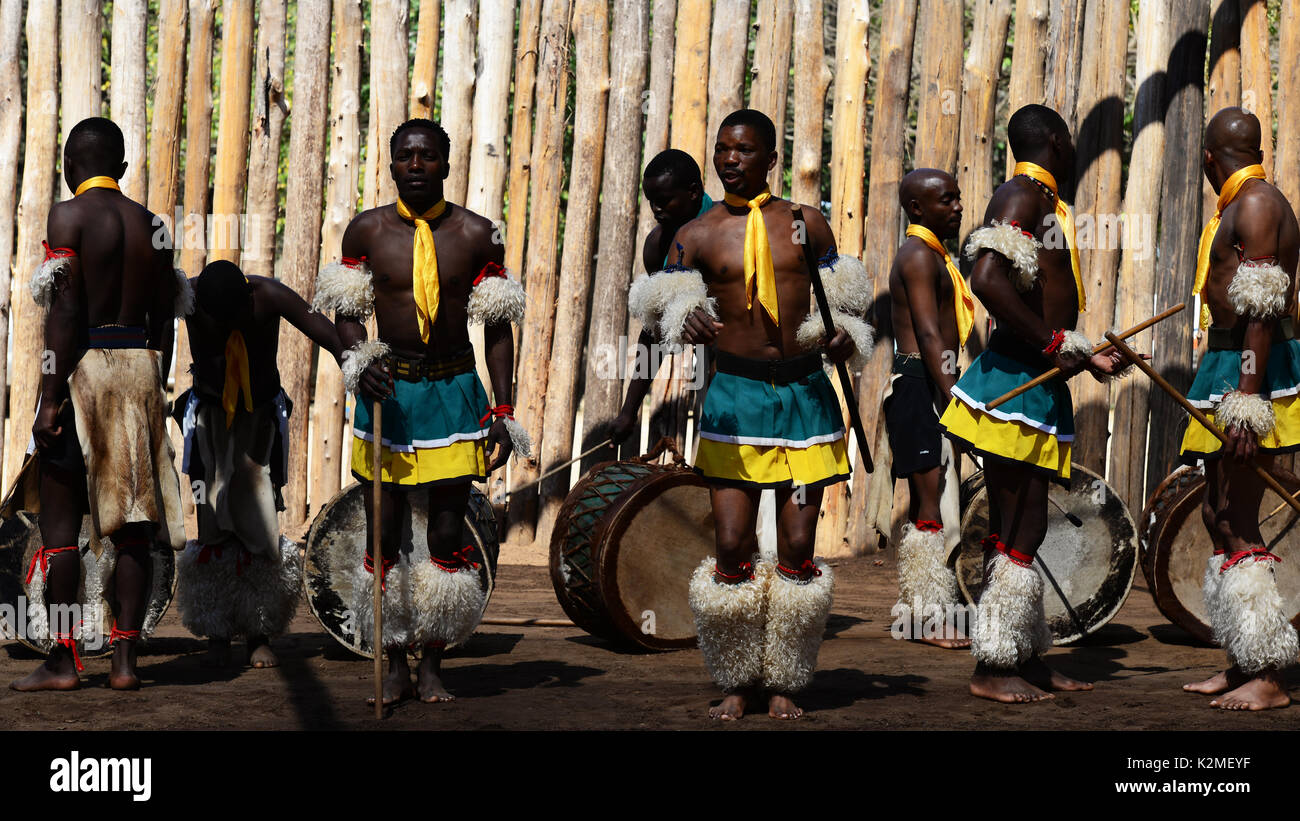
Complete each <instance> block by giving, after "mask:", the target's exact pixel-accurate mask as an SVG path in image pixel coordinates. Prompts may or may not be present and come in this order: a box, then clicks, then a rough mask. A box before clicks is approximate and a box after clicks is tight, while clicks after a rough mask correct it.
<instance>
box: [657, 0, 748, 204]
mask: <svg viewBox="0 0 1300 821" xmlns="http://www.w3.org/2000/svg"><path fill="white" fill-rule="evenodd" d="M749 7H750V0H716V2H715V3H714V8H713V11H714V18H715V19H717V20H721V21H726V25H719V26H714V27H713V32H712V35H713V36H712V39H711V41H710V43H709V108H708V111H709V120H708V127H707V129H706V130H705V132H704V140H705V143H704V144H705V148H706V152H705V153H706V158H708V155H709V154H710V153H711V152H709V151H708V150H707V149H708V147H709V146H712V145H713V141H714V140H715V139H717V136H718V126H719V125H721V123H722V119H723V118H724V117H726V116H727V115H728V114H730V113H731V112H733V111H735V110H736V109H739V108H744V107H745V88H744V83H745V48H746V46H747V45H748V42H749V26H748V25H743V26H742V25H740V24H739V21H741V20H744V21H745V22H746V24H748V22H749ZM673 113H674V114H676V111H674V112H673ZM701 165H703V164H701ZM704 190H705V191H707V192H708V193H709V196H711V197H713V199H715V200H720V199H722V181H721V180H719V179H718V177H717V175H716V174H705V175H704Z"/></svg>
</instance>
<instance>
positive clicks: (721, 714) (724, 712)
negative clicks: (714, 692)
mask: <svg viewBox="0 0 1300 821" xmlns="http://www.w3.org/2000/svg"><path fill="white" fill-rule="evenodd" d="M747 701H748V698H747V697H746V695H745V694H744V693H743V692H740V691H737V692H735V693H728V694H727V695H726V697H724V698H723V699H722V703H721V704H719V705H718V706H717V707H711V708H709V718H717V719H721V720H722V721H738V720H740V719H742V718H744V717H745V705H746V702H747Z"/></svg>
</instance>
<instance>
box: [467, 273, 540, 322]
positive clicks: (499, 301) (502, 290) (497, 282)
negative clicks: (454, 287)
mask: <svg viewBox="0 0 1300 821" xmlns="http://www.w3.org/2000/svg"><path fill="white" fill-rule="evenodd" d="M525 302H526V297H525V294H524V286H522V285H520V284H519V280H517V279H515V278H514V277H512V276H510V274H509V273H508V272H506V271H505V269H504V268H503V269H502V273H501V275H500V276H485V277H483V278H482V279H481V280H479V283H478V284H477V285H475V286H474V290H473V291H470V294H469V306H468V308H467V312H468V313H469V321H470V322H472V323H474V324H476V325H490V324H492V323H494V322H513V323H514V324H516V325H518V324H520V323H521V322H523V321H524V304H525Z"/></svg>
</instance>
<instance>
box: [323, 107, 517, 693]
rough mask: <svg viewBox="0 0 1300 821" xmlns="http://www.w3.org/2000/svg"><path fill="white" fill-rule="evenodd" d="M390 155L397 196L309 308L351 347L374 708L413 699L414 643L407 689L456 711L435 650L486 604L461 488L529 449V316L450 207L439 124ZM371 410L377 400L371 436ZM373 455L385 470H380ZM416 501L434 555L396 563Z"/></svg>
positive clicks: (511, 283)
mask: <svg viewBox="0 0 1300 821" xmlns="http://www.w3.org/2000/svg"><path fill="white" fill-rule="evenodd" d="M390 151H391V155H392V163H391V165H390V169H389V170H390V172H391V174H392V176H393V180H394V182H396V183H397V190H398V200H397V202H396V203H395V204H393V205H384V206H380V207H378V208H372V209H371V210H369V211H365V212H363V213H361V214H359V215H357V217H356V218H355V219H353V220H352V222H351V223H350V224H349V225H348V228H347V231H346V232H345V233H344V235H343V259H342V261H341V262H339V263H336V264H332V265H329V266H327V267H326V268H325V269H324V270H323V271H322V272H321V275H320V280H319V283H318V286H317V292H316V308H317V310H333V311H335V312H336V316H337V319H336V321H337V324H338V331H339V339H340V342H341V344H342V346H343V347H344V348H345V349H347V350H345V352H344V353H343V377H344V382H345V384H346V385H347V387H348V390H349V391H350V392H352V393H353V394H355V395H356V396H357V403H356V413H355V417H354V419H353V437H354V438H353V440H352V474H353V476H355V477H356V478H357V479H358V480H359V481H361V482H362V483H363V484H366V485H367V486H368V488H367V492H366V494H365V500H366V526H367V539H366V544H367V551H366V554H365V556H364V561H363V563H362V567H360V568H358V573H357V578H356V579H355V581H354V584H353V589H354V592H355V595H354V597H353V598H354V601H353V613H354V615H355V618H356V623H357V626H358V628H359V629H360V632H361V635H362V636H363V637H365V636H369V635H370V634H371V633H373V619H374V609H373V605H372V598H371V588H372V582H373V578H372V576H371V575H370V574H373V573H374V572H375V571H374V564H375V562H374V558H373V556H372V555H371V553H370V548H369V545H370V544H372V543H373V538H372V536H373V532H374V528H376V527H379V528H380V536H381V540H382V545H383V547H382V549H383V556H382V557H381V559H380V562H379V565H380V567H379V572H380V574H381V579H382V581H383V588H384V592H383V631H384V632H383V636H382V637H380V638H379V639H377V640H374V641H373V644H374V646H375V647H376V650H375V652H376V653H378V652H380V651H379V648H380V647H383V648H384V649H385V650H386V651H387V654H388V661H389V672H388V676H387V678H386V680H385V681H384V687H383V701H384V703H385V704H388V703H392V702H394V701H397V700H399V699H402V698H406V697H408V696H410V695H412V694H413V691H412V688H411V678H410V675H411V674H410V668H409V667H408V666H407V660H406V652H407V648H408V646H414V647H422V648H423V658H422V659H421V662H420V668H419V675H418V683H417V685H416V687H415V689H414V694H415V695H418V696H419V698H420V700H422V701H426V702H436V701H450V700H452V698H453V697H452V695H451V694H450V693H449V692H448V691H447V690H446V688H445V687H444V686H443V684H442V681H441V675H442V672H441V663H442V656H443V651H444V649H445V648H446V647H447V646H448V645H451V644H458V643H461V642H463V641H465V640H466V639H467V638H469V636H470V634H471V633H473V631H474V628H475V627H476V626H477V625H478V621H479V618H480V617H481V615H482V611H483V606H484V599H483V590H482V588H481V587H480V583H479V574H478V566H479V563H478V562H477V561H475V559H474V556H473V555H472V553H471V548H470V547H467V546H466V545H465V544H464V543H463V542H462V541H461V535H462V531H463V528H464V519H465V511H466V508H467V506H468V504H469V494H470V483H471V482H473V481H484V480H485V479H486V477H487V474H488V473H489V472H491V471H493V470H495V469H497V468H499V467H501V466H502V465H503V464H505V462H506V459H508V458H509V456H510V453H511V451H512V450H517V451H519V452H521V453H525V454H526V453H527V451H528V444H527V436H526V434H524V433H523V428H522V427H521V426H520V425H518V423H516V422H515V421H514V409H513V407H512V406H511V405H510V401H509V400H510V395H511V377H512V374H513V370H514V342H513V338H512V337H513V335H512V333H511V328H510V323H511V322H512V321H513V322H518V321H520V320H521V319H522V318H523V308H524V293H523V288H522V287H521V286H520V285H519V283H518V282H516V281H515V280H514V279H513V278H510V277H509V276H507V274H506V271H505V269H504V268H503V267H502V260H503V259H504V247H503V246H502V244H501V242H500V241H499V239H497V238H496V235H495V229H494V227H493V225H492V223H491V222H490V221H489V220H487V219H486V218H484V217H481V216H479V215H478V214H474V213H472V212H470V211H467V210H465V208H463V207H461V206H459V205H452V204H450V203H448V202H447V201H446V200H444V199H443V195H442V189H443V181H444V180H445V179H446V178H447V172H448V165H447V155H448V152H449V151H450V143H449V140H448V138H447V134H446V132H445V131H443V129H442V127H441V126H439V125H438V124H437V123H434V122H431V121H429V120H423V119H415V120H408V121H407V122H405V123H403V124H402V125H400V126H398V127H397V130H396V131H394V132H393V136H392V139H391V140H390ZM372 312H373V313H374V315H375V319H376V322H377V323H378V337H379V338H378V339H376V340H373V341H367V340H366V328H365V325H364V321H365V319H366V318H367V317H368V316H369V315H370V314H371V313H372ZM467 320H468V321H472V322H481V323H484V325H485V331H484V334H485V345H486V347H487V364H488V372H489V374H490V376H491V380H492V389H493V394H494V395H495V397H496V399H497V402H498V403H499V404H497V405H495V406H494V405H492V404H491V403H490V402H489V401H488V398H487V394H486V393H485V392H484V390H483V386H482V384H481V383H480V382H479V379H478V375H477V374H476V372H475V369H474V351H473V348H472V347H471V346H470V340H469V332H468V328H467ZM374 401H379V402H380V403H381V414H382V418H381V426H382V427H381V430H382V433H381V436H382V441H380V442H376V441H374V438H375V437H374V435H373V430H374V420H373V418H372V410H371V402H374ZM485 444H486V447H485ZM375 448H379V449H380V457H381V462H382V474H383V475H382V476H375V475H374V468H373V467H372V464H373V461H374V449H375ZM493 451H495V453H494V454H492V452H493ZM489 455H492V460H491V462H490V463H489V462H488V461H487V458H488V456H489ZM374 481H380V482H381V483H382V491H383V492H382V499H381V505H380V506H381V516H382V521H376V517H375V514H374V510H373V507H374V504H373V501H372V496H373V494H372V492H371V491H370V483H372V482H374ZM410 493H421V494H424V495H425V496H426V497H427V499H428V511H429V523H428V531H427V539H428V545H429V561H424V560H423V558H422V557H421V558H420V560H418V561H413V560H412V556H411V554H410V552H409V551H408V552H405V553H402V554H401V555H399V549H400V547H401V544H402V538H401V537H402V532H401V531H402V530H403V529H404V528H402V527H401V526H400V524H399V523H402V522H404V521H406V517H407V515H408V512H409V505H408V504H407V501H406V500H407V496H408V494H410Z"/></svg>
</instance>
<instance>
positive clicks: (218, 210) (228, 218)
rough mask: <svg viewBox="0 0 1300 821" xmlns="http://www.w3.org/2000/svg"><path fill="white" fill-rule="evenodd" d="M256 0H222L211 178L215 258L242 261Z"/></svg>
mask: <svg viewBox="0 0 1300 821" xmlns="http://www.w3.org/2000/svg"><path fill="white" fill-rule="evenodd" d="M252 72H253V0H224V1H223V2H222V4H221V79H220V82H221V85H220V86H219V87H218V89H217V91H218V98H217V99H218V100H219V101H220V109H219V112H218V120H217V163H216V168H215V169H214V171H213V179H212V222H211V225H210V226H209V229H208V237H209V246H210V249H209V250H210V253H209V258H210V259H214V260H216V259H228V260H230V261H231V262H233V263H235V264H236V265H238V264H239V261H240V256H241V254H240V248H239V245H240V242H241V239H242V231H241V230H240V228H241V226H240V215H241V214H242V212H243V210H244V191H245V188H246V187H247V185H248V106H249V101H250V98H251V95H252Z"/></svg>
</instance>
